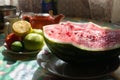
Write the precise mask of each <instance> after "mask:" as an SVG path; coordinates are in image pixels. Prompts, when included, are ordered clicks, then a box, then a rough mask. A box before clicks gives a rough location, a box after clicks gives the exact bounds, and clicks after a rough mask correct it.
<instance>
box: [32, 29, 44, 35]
mask: <svg viewBox="0 0 120 80" xmlns="http://www.w3.org/2000/svg"><path fill="white" fill-rule="evenodd" d="M31 33H37V34H40V35H43V32H42V30H41V29H32V31H31Z"/></svg>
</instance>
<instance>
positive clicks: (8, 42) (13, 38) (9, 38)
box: [5, 33, 22, 49]
mask: <svg viewBox="0 0 120 80" xmlns="http://www.w3.org/2000/svg"><path fill="white" fill-rule="evenodd" d="M21 40H22V39H21V37H20V36H17V35H15V34H14V33H10V34H8V35H7V36H6V38H5V42H6V45H7V48H9V49H10V47H11V44H12V43H13V42H14V41H21Z"/></svg>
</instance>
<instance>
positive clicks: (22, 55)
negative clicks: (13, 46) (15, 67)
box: [2, 45, 40, 60]
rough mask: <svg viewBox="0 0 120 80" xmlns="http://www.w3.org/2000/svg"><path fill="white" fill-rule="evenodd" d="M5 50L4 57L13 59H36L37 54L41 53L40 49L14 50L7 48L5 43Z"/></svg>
mask: <svg viewBox="0 0 120 80" xmlns="http://www.w3.org/2000/svg"><path fill="white" fill-rule="evenodd" d="M3 48H4V50H3V52H2V54H3V55H4V57H6V58H8V59H12V60H31V59H36V56H37V54H38V53H39V51H40V50H37V51H30V52H27V51H23V52H14V51H12V50H9V49H7V47H6V46H5V45H4V46H3Z"/></svg>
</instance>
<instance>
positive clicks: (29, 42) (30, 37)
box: [24, 33, 44, 51]
mask: <svg viewBox="0 0 120 80" xmlns="http://www.w3.org/2000/svg"><path fill="white" fill-rule="evenodd" d="M43 45H44V39H43V36H42V35H40V34H37V33H29V34H27V35H26V36H25V38H24V47H25V49H26V50H28V51H35V50H40V49H42V47H43Z"/></svg>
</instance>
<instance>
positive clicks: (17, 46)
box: [11, 41, 23, 52]
mask: <svg viewBox="0 0 120 80" xmlns="http://www.w3.org/2000/svg"><path fill="white" fill-rule="evenodd" d="M11 50H13V51H16V52H18V51H22V50H23V44H22V42H20V41H14V42H13V43H12V44H11Z"/></svg>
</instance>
